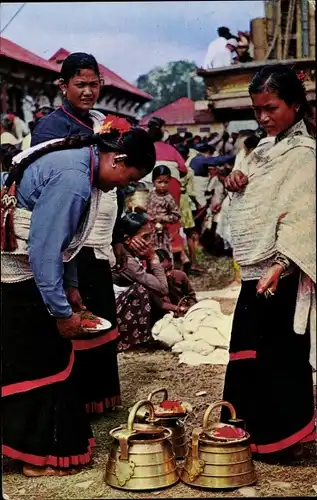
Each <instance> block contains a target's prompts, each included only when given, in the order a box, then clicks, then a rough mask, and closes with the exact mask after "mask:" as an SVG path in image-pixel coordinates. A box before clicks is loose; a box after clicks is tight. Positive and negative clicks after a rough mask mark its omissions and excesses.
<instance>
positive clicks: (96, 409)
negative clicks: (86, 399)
mask: <svg viewBox="0 0 317 500" xmlns="http://www.w3.org/2000/svg"><path fill="white" fill-rule="evenodd" d="M117 405H121V396H113V397H112V398H105V399H104V400H103V401H101V402H99V403H96V401H92V402H91V403H87V404H86V412H87V413H97V414H100V413H103V412H104V411H105V410H107V409H109V408H113V407H114V406H117Z"/></svg>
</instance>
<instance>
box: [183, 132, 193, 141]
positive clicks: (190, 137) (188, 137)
mask: <svg viewBox="0 0 317 500" xmlns="http://www.w3.org/2000/svg"><path fill="white" fill-rule="evenodd" d="M192 138H193V134H192V133H191V132H185V133H184V140H185V141H187V140H188V139H192Z"/></svg>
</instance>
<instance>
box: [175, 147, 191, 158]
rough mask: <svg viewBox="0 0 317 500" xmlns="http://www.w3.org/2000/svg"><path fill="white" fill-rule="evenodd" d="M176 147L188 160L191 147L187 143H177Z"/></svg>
mask: <svg viewBox="0 0 317 500" xmlns="http://www.w3.org/2000/svg"><path fill="white" fill-rule="evenodd" d="M176 149H177V151H178V152H179V154H180V155H181V157H182V158H184V160H185V161H186V160H187V158H188V156H189V147H188V146H187V144H177V146H176Z"/></svg>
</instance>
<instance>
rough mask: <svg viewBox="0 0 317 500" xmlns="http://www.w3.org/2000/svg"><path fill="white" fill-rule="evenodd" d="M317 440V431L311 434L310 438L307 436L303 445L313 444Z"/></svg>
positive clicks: (303, 440) (302, 440) (302, 441)
mask: <svg viewBox="0 0 317 500" xmlns="http://www.w3.org/2000/svg"><path fill="white" fill-rule="evenodd" d="M316 439H317V432H316V429H315V430H314V431H313V432H311V433H310V434H308V436H306V437H305V438H304V439H301V441H300V442H301V443H312V442H313V441H316Z"/></svg>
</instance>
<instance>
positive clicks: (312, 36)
mask: <svg viewBox="0 0 317 500" xmlns="http://www.w3.org/2000/svg"><path fill="white" fill-rule="evenodd" d="M315 14H316V10H315V8H314V6H313V4H312V3H311V2H309V6H308V26H309V57H316V33H315V29H316V21H315Z"/></svg>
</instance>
